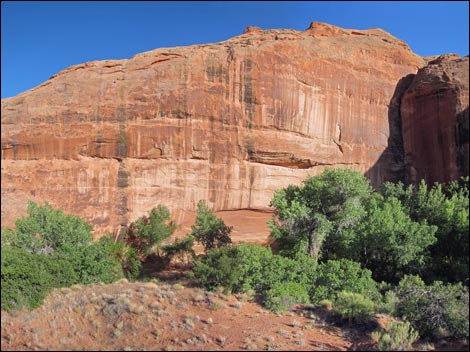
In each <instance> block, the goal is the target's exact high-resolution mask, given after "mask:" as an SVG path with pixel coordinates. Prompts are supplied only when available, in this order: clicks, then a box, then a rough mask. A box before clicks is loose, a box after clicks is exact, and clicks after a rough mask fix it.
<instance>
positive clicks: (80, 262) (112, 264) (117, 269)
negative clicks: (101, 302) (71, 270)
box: [71, 237, 124, 284]
mask: <svg viewBox="0 0 470 352" xmlns="http://www.w3.org/2000/svg"><path fill="white" fill-rule="evenodd" d="M73 255H74V256H76V257H75V258H71V259H72V261H73V262H74V263H75V265H76V270H77V272H78V274H79V276H80V283H81V284H92V283H99V282H102V283H105V284H108V283H111V282H114V281H116V280H119V279H122V278H123V277H124V272H123V269H122V265H121V262H120V261H119V260H118V259H117V258H116V256H114V246H113V242H112V241H111V240H110V239H109V238H107V237H102V238H101V239H100V240H99V241H97V242H94V243H93V244H91V245H89V246H88V247H86V248H83V249H80V250H78V251H76V252H73Z"/></svg>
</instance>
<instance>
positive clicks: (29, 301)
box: [1, 246, 79, 311]
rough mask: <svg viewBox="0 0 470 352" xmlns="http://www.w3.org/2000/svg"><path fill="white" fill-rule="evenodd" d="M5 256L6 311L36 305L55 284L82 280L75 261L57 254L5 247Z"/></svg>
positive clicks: (2, 277)
mask: <svg viewBox="0 0 470 352" xmlns="http://www.w3.org/2000/svg"><path fill="white" fill-rule="evenodd" d="M1 256H2V258H1V263H2V265H1V291H2V301H1V302H2V307H1V309H2V310H6V311H9V310H11V309H21V308H22V307H23V306H26V307H27V308H29V309H33V308H36V307H37V306H39V305H40V304H41V302H42V301H43V299H44V297H46V295H47V294H48V293H49V291H50V290H51V289H52V288H53V287H64V286H70V285H73V284H75V283H77V282H78V281H79V276H78V274H77V272H76V271H75V268H74V267H73V266H72V264H71V262H70V261H68V260H67V259H65V258H63V257H61V256H60V255H57V254H54V255H45V254H33V253H30V252H28V251H27V250H26V249H24V248H17V247H12V246H5V247H2V251H1Z"/></svg>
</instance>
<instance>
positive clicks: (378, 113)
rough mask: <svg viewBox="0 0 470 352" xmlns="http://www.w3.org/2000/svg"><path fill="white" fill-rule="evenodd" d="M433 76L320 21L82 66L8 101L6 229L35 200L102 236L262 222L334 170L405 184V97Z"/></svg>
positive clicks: (391, 40) (373, 33) (391, 50)
mask: <svg viewBox="0 0 470 352" xmlns="http://www.w3.org/2000/svg"><path fill="white" fill-rule="evenodd" d="M423 65H424V61H423V59H422V58H421V57H419V56H417V55H416V54H414V53H413V52H412V51H411V50H410V48H409V47H408V46H407V45H406V43H404V42H403V41H401V40H399V39H397V38H395V37H393V36H392V35H390V34H389V33H387V32H385V31H383V30H381V29H369V30H349V29H342V28H339V27H335V26H331V25H327V24H324V23H318V22H314V23H312V24H311V25H310V27H309V28H308V29H307V30H305V31H295V30H261V29H259V28H257V27H248V28H247V29H246V30H245V32H244V33H243V34H242V35H240V36H237V37H234V38H231V39H229V40H226V41H224V42H220V43H215V44H206V45H194V46H189V47H175V48H160V49H156V50H153V51H149V52H145V53H141V54H138V55H136V56H134V57H132V58H131V59H129V60H107V61H96V62H88V63H84V64H81V65H76V66H72V67H70V68H68V69H65V70H64V71H62V72H60V73H58V74H56V75H54V76H52V77H51V78H50V79H49V80H48V81H46V82H45V83H43V84H42V85H40V86H38V87H36V88H34V89H31V90H29V91H27V92H24V93H22V94H19V95H17V96H15V97H12V98H8V99H3V100H2V115H1V123H2V132H1V134H2V188H1V198H2V202H1V204H2V205H1V211H2V226H12V225H13V223H14V220H15V219H16V218H18V217H19V216H20V215H23V214H25V213H26V206H27V200H28V199H31V200H34V201H36V202H39V203H41V204H42V203H43V202H44V201H49V203H51V204H52V205H53V206H54V207H60V208H62V209H64V211H65V212H68V213H72V214H75V215H78V216H81V217H83V218H84V219H86V220H88V221H90V222H91V223H92V224H93V226H94V228H95V231H96V234H102V233H104V232H106V231H115V230H116V228H117V227H118V226H120V225H125V224H128V223H129V222H130V221H133V220H135V219H136V218H138V217H139V216H141V215H143V214H146V213H147V211H149V210H150V209H151V208H152V207H154V206H156V205H158V204H164V205H166V206H168V207H169V208H170V210H171V211H172V215H173V216H174V217H175V218H176V220H177V221H179V222H181V221H183V220H184V219H185V217H186V216H187V214H188V213H189V212H191V211H193V210H194V209H195V208H196V203H197V201H198V200H199V199H205V200H206V201H207V202H208V203H209V205H210V206H211V207H212V208H213V209H214V210H215V211H218V210H237V209H257V210H262V211H266V210H269V202H270V200H271V197H272V194H273V192H274V190H276V189H279V188H282V187H286V186H287V185H289V184H299V183H300V182H301V181H302V180H304V179H305V178H306V177H307V176H308V175H315V174H318V173H321V172H322V171H323V170H324V169H325V168H326V167H346V168H352V169H354V170H358V171H360V172H362V173H364V174H367V176H368V177H369V178H370V179H371V180H372V182H373V184H374V185H379V184H380V183H381V182H383V181H384V180H397V179H400V178H401V175H402V174H403V172H404V165H405V164H404V159H403V152H402V151H403V145H402V137H401V124H400V120H399V119H400V108H399V105H398V103H397V101H398V96H400V97H401V90H400V91H399V92H397V86H399V82H401V81H402V80H403V78H404V77H410V76H409V75H410V74H415V73H416V72H417V71H418V69H419V68H420V67H422V66H423ZM409 83H410V82H407V84H409ZM403 89H404V88H403ZM390 107H392V108H390ZM405 110H406V109H405ZM405 110H402V111H401V113H402V114H405V115H406V113H407V111H405ZM390 145H393V146H395V147H394V148H390V147H389V146H390ZM467 145H468V144H467ZM467 151H468V147H467ZM467 153H468V152H467ZM241 221H243V219H241Z"/></svg>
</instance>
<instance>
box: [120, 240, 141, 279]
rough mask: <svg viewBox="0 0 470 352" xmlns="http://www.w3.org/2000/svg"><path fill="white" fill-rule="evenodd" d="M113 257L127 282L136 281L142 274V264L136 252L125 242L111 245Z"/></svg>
mask: <svg viewBox="0 0 470 352" xmlns="http://www.w3.org/2000/svg"><path fill="white" fill-rule="evenodd" d="M113 256H114V257H115V258H117V259H118V260H119V262H120V263H121V266H122V270H123V272H124V275H125V276H126V278H127V279H129V280H136V279H137V278H138V277H139V276H140V274H141V272H142V263H141V261H140V260H139V259H138V257H137V252H136V250H135V249H134V248H132V247H130V246H129V245H128V244H127V243H125V242H117V243H114V244H113Z"/></svg>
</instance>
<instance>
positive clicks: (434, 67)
mask: <svg viewBox="0 0 470 352" xmlns="http://www.w3.org/2000/svg"><path fill="white" fill-rule="evenodd" d="M468 66H469V58H468V56H466V57H464V58H460V57H459V56H458V55H442V56H440V57H438V58H437V59H435V60H432V61H430V62H429V63H428V65H427V66H426V67H424V68H422V69H420V70H419V72H418V74H417V75H416V77H414V79H413V81H412V83H411V85H410V87H409V88H408V89H407V90H406V92H405V93H404V95H403V98H402V102H401V117H402V126H403V146H404V151H405V163H406V180H407V181H408V182H417V181H419V180H420V179H422V178H424V179H425V180H426V181H427V183H428V184H432V183H434V182H436V181H437V182H448V181H451V180H455V179H458V178H459V177H460V176H466V175H468V169H469V167H468V164H469V147H468V142H469V135H468V133H469V126H468V118H469V117H468V105H469V83H468V82H469V67H468Z"/></svg>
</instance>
